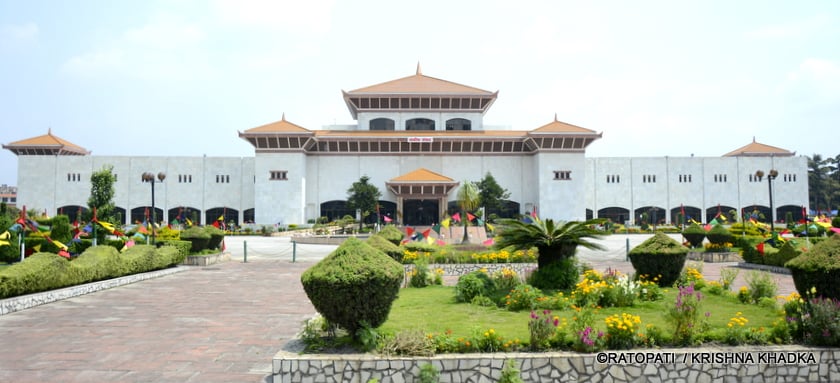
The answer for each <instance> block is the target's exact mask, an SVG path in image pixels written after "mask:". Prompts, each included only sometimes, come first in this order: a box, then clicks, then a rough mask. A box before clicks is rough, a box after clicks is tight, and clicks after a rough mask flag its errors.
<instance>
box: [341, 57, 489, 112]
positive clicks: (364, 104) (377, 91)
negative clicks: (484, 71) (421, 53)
mask: <svg viewBox="0 0 840 383" xmlns="http://www.w3.org/2000/svg"><path fill="white" fill-rule="evenodd" d="M498 94H499V92H498V91H496V92H490V91H486V90H483V89H479V88H474V87H471V86H467V85H462V84H458V83H454V82H451V81H446V80H441V79H439V78H435V77H430V76H426V75H424V74H423V73H422V72H421V71H420V64H417V72H416V73H415V74H414V75H412V76H408V77H403V78H399V79H396V80H391V81H387V82H383V83H380V84H376V85H371V86H367V87H364V88H359V89H356V90H351V91H349V92H346V91H342V95H343V96H344V102H345V103H347V108H348V109H350V114H351V115H352V116H353V118H354V119H356V118H357V116H358V114H359V112H401V111H434V112H480V113H482V114H484V113H485V112H486V111H487V109H488V108H490V105H491V104H493V101H495V100H496V97H497V96H498Z"/></svg>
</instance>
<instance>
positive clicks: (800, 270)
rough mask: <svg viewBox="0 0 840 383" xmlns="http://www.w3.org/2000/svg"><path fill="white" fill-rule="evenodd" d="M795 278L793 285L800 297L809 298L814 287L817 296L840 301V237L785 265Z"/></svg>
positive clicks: (833, 237) (817, 246)
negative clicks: (839, 281) (808, 295)
mask: <svg viewBox="0 0 840 383" xmlns="http://www.w3.org/2000/svg"><path fill="white" fill-rule="evenodd" d="M785 267H787V268H788V269H790V271H791V274H792V276H793V284H794V285H795V286H796V290H797V291H798V292H799V294H800V295H802V296H803V297H804V296H807V294H808V293H809V292H810V291H811V288H812V287H814V288H816V290H817V294H818V295H819V296H822V297H826V298H833V299H840V283H837V281H838V280H840V236H836V235H835V236H832V237H831V238H829V239H827V240H825V241H822V242H820V243H818V244H816V245H814V247H812V248H811V250H810V251H806V252H804V253H802V254H800V255H799V256H798V257H796V258H794V259H791V260H790V261H788V262H787V263H786V264H785Z"/></svg>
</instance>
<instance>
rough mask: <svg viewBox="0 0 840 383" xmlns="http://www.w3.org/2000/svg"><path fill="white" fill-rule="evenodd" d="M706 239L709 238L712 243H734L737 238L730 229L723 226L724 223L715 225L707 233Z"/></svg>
mask: <svg viewBox="0 0 840 383" xmlns="http://www.w3.org/2000/svg"><path fill="white" fill-rule="evenodd" d="M706 239H708V240H709V242H710V243H714V244H716V245H723V244H725V243H732V241H733V240H734V239H735V238H734V236H733V235H732V233H730V232H729V230H728V229H726V228H725V227H723V225H715V226H714V227H713V228H712V229H711V230H709V232H708V233H706Z"/></svg>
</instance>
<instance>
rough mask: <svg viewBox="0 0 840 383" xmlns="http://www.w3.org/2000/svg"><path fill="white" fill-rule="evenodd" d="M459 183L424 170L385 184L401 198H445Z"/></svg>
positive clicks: (421, 169) (415, 171)
mask: <svg viewBox="0 0 840 383" xmlns="http://www.w3.org/2000/svg"><path fill="white" fill-rule="evenodd" d="M458 184H459V182H457V181H455V180H453V179H452V178H449V177H447V176H444V175H441V174H438V173H435V172H433V171H431V170H429V169H426V168H419V169H417V170H414V171H412V172H409V173H406V174H403V175H401V176H399V177H396V178H393V179H391V180H390V181H388V182H386V183H385V186H387V187H388V190H390V191H391V192H392V193H394V195H397V196H399V197H403V198H424V197H425V198H442V197H446V195H448V194H449V192H450V191H452V189H454V188H455V187H456V186H458Z"/></svg>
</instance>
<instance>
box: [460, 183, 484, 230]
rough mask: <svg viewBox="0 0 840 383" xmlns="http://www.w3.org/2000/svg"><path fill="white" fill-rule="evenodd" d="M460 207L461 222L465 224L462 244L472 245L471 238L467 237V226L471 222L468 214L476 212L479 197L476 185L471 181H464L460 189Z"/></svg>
mask: <svg viewBox="0 0 840 383" xmlns="http://www.w3.org/2000/svg"><path fill="white" fill-rule="evenodd" d="M457 198H458V207H460V208H461V220H462V221H463V222H464V238H463V239H462V240H461V243H470V238H469V236H468V235H467V225H468V224H469V223H470V220H469V219H467V214H466V213H467V212H469V211H475V209H476V208H477V207H478V202H479V195H478V189H476V187H475V184H474V183H472V182H469V181H464V184H463V185H461V188H460V189H458V196H457Z"/></svg>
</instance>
